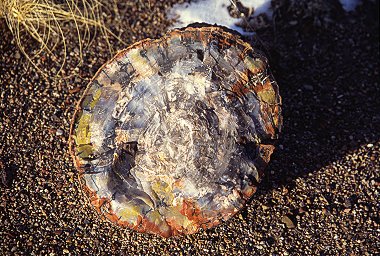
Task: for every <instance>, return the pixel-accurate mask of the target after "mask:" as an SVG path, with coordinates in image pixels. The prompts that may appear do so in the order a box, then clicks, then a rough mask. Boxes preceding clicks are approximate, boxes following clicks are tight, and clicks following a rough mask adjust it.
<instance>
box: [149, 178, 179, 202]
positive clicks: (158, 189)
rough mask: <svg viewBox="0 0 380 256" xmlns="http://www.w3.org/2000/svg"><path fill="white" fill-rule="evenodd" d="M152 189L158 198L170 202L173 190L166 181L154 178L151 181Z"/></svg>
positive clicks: (172, 197)
mask: <svg viewBox="0 0 380 256" xmlns="http://www.w3.org/2000/svg"><path fill="white" fill-rule="evenodd" d="M169 184H171V183H169ZM152 190H153V191H154V192H155V193H156V194H157V196H158V197H159V198H160V199H163V200H164V201H165V203H166V204H172V202H173V199H174V195H173V190H172V188H171V186H169V185H168V183H166V182H165V181H162V180H156V181H154V182H153V183H152Z"/></svg>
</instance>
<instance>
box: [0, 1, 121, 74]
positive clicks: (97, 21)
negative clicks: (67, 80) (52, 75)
mask: <svg viewBox="0 0 380 256" xmlns="http://www.w3.org/2000/svg"><path fill="white" fill-rule="evenodd" d="M103 7H104V6H103V5H102V3H101V2H100V1H99V0H61V1H54V0H1V1H0V19H1V18H4V19H5V21H6V23H7V25H8V27H9V29H10V31H11V33H12V34H13V36H14V39H15V41H16V43H17V45H18V47H19V48H20V51H21V52H22V53H23V54H24V55H25V56H26V58H27V59H28V60H29V61H30V63H31V64H32V65H33V66H34V67H35V68H36V69H37V70H39V71H40V72H41V73H42V74H44V75H46V74H45V73H44V72H43V71H42V70H41V69H40V67H39V66H38V64H37V62H36V61H35V60H36V58H38V57H40V56H41V54H42V53H46V54H48V55H50V56H51V57H52V60H53V61H55V62H57V63H59V65H60V69H59V71H58V72H57V75H58V74H59V73H60V72H61V70H62V68H63V67H64V65H65V62H66V57H67V45H68V44H69V43H72V42H68V39H67V35H68V34H70V33H72V31H73V29H75V31H76V33H77V38H78V41H77V45H78V47H79V54H80V60H79V63H81V62H82V60H83V58H82V57H83V56H82V53H83V49H84V47H86V46H87V45H89V44H90V43H91V41H92V40H93V38H94V36H95V35H96V34H98V33H100V34H101V35H102V36H103V37H104V39H105V41H106V42H107V45H108V47H109V50H110V51H111V52H112V51H113V49H112V46H111V44H110V43H109V38H110V37H114V38H116V39H118V40H119V41H122V40H121V39H120V38H119V37H118V36H116V35H115V34H113V33H112V32H111V31H110V30H109V29H108V28H107V27H106V26H105V24H104V22H103V17H102V15H103V11H104V10H103ZM73 26H74V28H73ZM25 32H26V33H28V34H29V35H30V36H31V37H32V38H33V39H35V40H36V41H37V42H38V49H37V50H35V51H34V52H33V53H30V52H28V51H27V50H26V48H25V47H24V44H23V42H22V37H23V35H24V33H25ZM57 46H61V47H62V49H63V56H62V55H61V56H60V57H59V56H58V54H57V53H56V52H54V50H55V49H56V48H57Z"/></svg>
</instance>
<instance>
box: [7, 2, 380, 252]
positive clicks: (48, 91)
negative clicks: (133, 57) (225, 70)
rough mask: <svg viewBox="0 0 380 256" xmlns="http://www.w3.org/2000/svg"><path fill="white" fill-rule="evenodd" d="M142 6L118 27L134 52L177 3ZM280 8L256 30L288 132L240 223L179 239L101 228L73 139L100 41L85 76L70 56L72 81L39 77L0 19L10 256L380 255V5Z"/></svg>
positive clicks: (158, 31)
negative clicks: (74, 156) (71, 148)
mask: <svg viewBox="0 0 380 256" xmlns="http://www.w3.org/2000/svg"><path fill="white" fill-rule="evenodd" d="M142 2H144V1H138V3H131V4H122V5H120V6H119V8H120V14H121V15H122V17H123V18H122V19H121V18H119V17H117V16H114V17H110V18H109V21H108V22H109V25H110V26H111V27H112V29H113V30H114V31H116V32H120V33H121V36H122V37H123V38H124V39H125V40H126V42H127V43H128V44H129V43H132V42H135V41H137V40H139V39H143V38H146V37H151V38H155V37H158V36H160V35H162V34H163V33H165V31H166V29H167V27H168V26H169V24H170V21H168V20H167V19H166V18H165V13H166V11H167V9H168V8H170V5H172V4H173V3H172V2H171V1H165V4H162V3H158V2H157V3H155V1H147V3H146V4H143V3H142ZM136 6H137V7H136ZM273 6H274V20H273V21H272V22H270V23H269V24H268V26H267V27H263V28H262V29H260V30H258V31H257V33H258V35H259V37H260V39H261V41H262V44H261V46H260V47H261V48H262V49H263V50H264V51H266V53H267V54H268V56H269V60H270V65H271V67H272V70H273V73H274V75H275V77H276V79H277V81H278V84H279V85H280V91H281V95H282V97H283V115H284V128H283V133H282V136H281V139H280V140H279V142H278V147H277V150H276V152H275V154H274V155H273V159H272V161H271V164H270V166H269V168H268V169H267V173H266V176H265V178H264V180H263V182H262V183H261V185H260V187H259V190H258V192H257V193H256V194H255V195H254V196H253V198H252V200H251V201H250V202H249V203H248V205H247V207H246V208H245V209H244V210H242V211H241V212H240V213H239V214H237V215H236V216H235V217H234V218H232V219H231V220H230V221H227V222H226V223H223V224H222V225H220V226H218V227H216V228H213V229H210V230H206V231H203V232H200V233H198V234H195V235H189V236H185V237H175V238H170V239H163V238H160V237H157V236H153V235H145V234H138V233H136V232H134V231H131V230H128V229H124V228H119V227H115V226H113V225H112V224H110V223H108V222H107V221H103V220H101V219H100V218H99V216H98V215H97V214H96V213H95V212H94V210H93V208H92V207H91V206H90V205H89V203H88V202H87V200H86V198H85V197H84V196H83V194H82V193H81V189H80V185H79V183H78V179H77V171H76V170H75V168H74V167H73V164H72V160H71V158H70V157H69V154H68V145H67V137H68V133H69V125H70V120H71V117H72V115H73V112H74V107H75V103H76V102H77V101H78V99H79V98H80V96H81V94H82V92H83V91H84V89H85V87H86V84H87V82H88V81H89V79H90V78H91V77H92V76H93V75H94V74H95V72H96V70H97V69H98V68H99V67H100V66H101V65H102V64H103V63H104V62H105V61H106V60H107V59H109V58H110V55H109V54H108V53H107V48H106V45H105V43H104V41H101V40H99V41H96V42H95V43H94V44H93V45H92V47H91V49H87V50H86V51H85V56H84V59H85V60H84V61H85V62H84V63H85V64H83V65H81V66H76V63H77V59H78V58H77V55H78V49H76V48H75V46H73V48H70V49H69V50H70V55H69V57H68V59H67V61H68V64H67V66H66V67H65V70H64V72H65V73H64V74H65V75H66V76H67V78H65V79H58V81H57V80H53V79H43V78H42V77H41V76H40V75H38V73H36V71H35V70H34V69H33V68H32V67H30V65H28V63H27V61H26V59H25V57H23V56H22V54H20V52H19V51H18V49H17V47H16V46H15V43H14V41H12V36H11V33H10V32H9V30H8V29H7V28H6V25H5V24H4V22H2V21H1V22H0V31H1V32H2V35H1V40H0V172H1V173H0V174H1V176H0V177H1V182H0V197H1V201H0V202H1V205H0V218H1V219H0V254H1V255H21V254H25V255H62V254H71V255H114V254H116V255H147V254H149V255H223V254H228V255H255V254H258V255H375V254H379V253H380V249H379V248H380V238H379V237H380V230H379V229H380V227H379V224H380V223H379V210H380V207H379V186H380V172H379V171H380V161H379V154H380V134H379V127H380V100H379V99H380V88H379V33H378V29H379V1H370V0H363V5H360V6H359V7H358V8H357V9H356V11H355V12H351V13H345V12H344V11H343V10H342V8H341V6H340V5H339V4H338V1H337V0H336V1H334V0H332V1H322V0H312V1H306V0H302V1H292V0H284V1H280V0H275V1H273ZM120 28H123V29H120ZM29 44H30V48H31V49H32V48H33V43H32V42H30V43H29ZM113 44H114V46H115V48H119V49H121V48H122V46H121V45H120V44H118V43H117V42H114V43H113ZM40 63H41V66H42V67H43V68H44V70H45V71H46V72H48V73H49V74H51V75H53V74H54V73H55V72H56V70H57V66H56V65H54V64H53V63H51V62H50V61H49V59H45V58H41V59H40Z"/></svg>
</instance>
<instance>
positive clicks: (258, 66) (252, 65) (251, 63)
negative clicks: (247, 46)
mask: <svg viewBox="0 0 380 256" xmlns="http://www.w3.org/2000/svg"><path fill="white" fill-rule="evenodd" d="M244 64H245V66H246V67H247V68H248V69H249V70H250V71H251V72H252V73H253V74H256V73H259V72H262V71H264V70H265V63H264V62H263V61H262V60H260V59H257V60H254V59H252V58H251V57H249V56H247V57H245V58H244Z"/></svg>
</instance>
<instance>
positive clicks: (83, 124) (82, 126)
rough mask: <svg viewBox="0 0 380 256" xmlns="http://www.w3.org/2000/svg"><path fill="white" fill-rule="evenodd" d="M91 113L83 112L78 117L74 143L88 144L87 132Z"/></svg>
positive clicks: (89, 136)
mask: <svg viewBox="0 0 380 256" xmlns="http://www.w3.org/2000/svg"><path fill="white" fill-rule="evenodd" d="M90 119H91V114H87V113H83V114H82V116H81V118H80V119H79V123H78V127H77V129H76V135H75V143H76V144H77V145H84V144H90V142H91V135H90V132H89V130H90V129H89V123H90Z"/></svg>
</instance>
